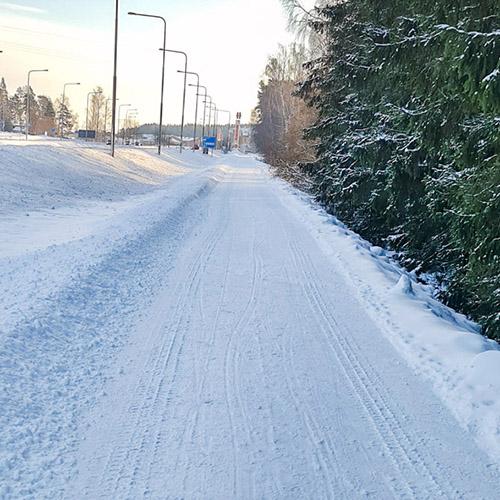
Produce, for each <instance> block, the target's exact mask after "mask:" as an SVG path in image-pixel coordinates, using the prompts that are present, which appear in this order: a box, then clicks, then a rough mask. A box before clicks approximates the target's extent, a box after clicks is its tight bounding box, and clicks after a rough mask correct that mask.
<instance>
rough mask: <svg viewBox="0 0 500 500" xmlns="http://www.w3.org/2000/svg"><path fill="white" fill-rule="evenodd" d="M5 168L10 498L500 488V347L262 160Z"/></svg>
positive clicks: (15, 153)
mask: <svg viewBox="0 0 500 500" xmlns="http://www.w3.org/2000/svg"><path fill="white" fill-rule="evenodd" d="M0 158H1V160H0V177H1V179H2V182H1V184H0V204H1V205H0V232H1V234H2V235H3V237H2V239H1V240H0V285H1V287H2V294H1V295H0V311H2V314H1V316H0V331H1V337H0V387H1V388H2V392H1V394H2V395H1V397H0V398H1V399H0V443H1V447H0V498H49V497H50V498H91V499H94V498H110V499H111V498H112V499H119V498H147V497H148V498H170V497H172V498H332V497H334V496H338V497H341V498H360V497H370V496H371V497H375V498H392V497H395V498H406V497H409V498H457V497H463V498H496V497H497V494H498V486H497V484H498V481H497V478H498V473H499V465H500V385H499V384H500V382H499V381H500V351H499V349H498V345H497V344H496V343H494V342H492V341H489V340H487V339H485V338H484V337H483V336H481V335H480V333H479V331H478V328H477V326H476V325H474V324H473V323H471V322H470V321H468V320H467V319H466V318H464V317H462V316H460V315H458V314H457V313H455V312H453V311H451V310H450V309H448V308H446V307H445V306H443V305H442V304H439V303H438V302H437V301H435V300H434V299H433V298H432V293H431V290H429V288H428V287H425V286H423V285H422V284H419V283H417V282H416V280H415V277H414V276H413V275H411V274H409V273H407V272H405V271H404V270H403V269H401V268H400V267H399V266H398V265H397V264H396V263H395V262H394V261H393V260H392V259H391V256H390V255H389V254H388V253H387V252H385V251H384V250H383V249H381V248H378V247H373V246H371V245H370V244H369V243H368V242H366V241H364V240H362V239H361V238H360V237H359V236H357V235H356V234H354V233H352V232H351V231H349V230H348V229H347V228H346V227H344V226H343V224H342V223H341V222H339V221H338V220H336V219H335V218H334V217H332V216H329V215H328V214H326V213H325V212H324V211H323V210H322V209H321V208H319V207H318V206H317V205H316V204H315V203H314V202H313V201H312V200H311V199H309V198H308V197H307V196H305V195H304V194H302V193H300V192H298V191H296V190H294V189H292V188H291V187H289V186H288V185H287V184H285V183H284V182H282V181H280V180H277V179H275V178H273V177H272V176H271V175H270V173H269V171H268V169H267V167H266V165H264V164H263V163H261V162H259V161H258V160H257V159H256V158H254V157H252V156H248V155H242V154H240V153H238V152H235V153H231V154H228V155H217V154H216V155H214V156H213V157H211V156H208V157H207V156H203V155H201V154H199V153H198V152H196V153H194V152H191V151H185V152H184V153H183V154H182V155H180V154H179V153H178V152H177V151H176V150H173V149H172V150H167V151H165V153H164V154H163V155H162V157H161V158H158V157H157V156H156V155H155V154H154V150H153V149H137V148H121V149H119V150H118V154H117V158H116V159H115V160H112V159H111V158H110V157H109V155H108V153H107V151H106V150H105V149H104V148H99V147H97V148H96V147H94V145H88V144H84V143H77V142H74V141H58V140H49V139H40V140H30V141H29V142H28V143H24V142H23V141H20V140H17V139H16V138H15V137H14V136H2V137H1V138H0Z"/></svg>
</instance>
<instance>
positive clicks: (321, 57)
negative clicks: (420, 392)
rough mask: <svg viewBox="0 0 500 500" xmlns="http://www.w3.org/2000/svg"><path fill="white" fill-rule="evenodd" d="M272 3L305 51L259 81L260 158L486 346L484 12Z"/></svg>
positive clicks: (499, 137)
mask: <svg viewBox="0 0 500 500" xmlns="http://www.w3.org/2000/svg"><path fill="white" fill-rule="evenodd" d="M285 3H287V4H288V7H289V8H290V13H291V19H292V20H293V22H294V23H297V24H299V25H300V27H301V29H302V33H305V36H306V37H307V39H308V41H309V43H308V50H307V51H306V50H305V51H304V57H303V58H302V59H303V65H302V70H301V71H300V72H298V73H297V74H296V75H293V74H292V73H286V74H285V75H284V76H280V75H275V74H272V72H269V71H268V70H267V69H266V72H265V77H264V79H263V82H262V83H261V88H260V92H259V105H258V107H257V111H256V113H257V114H256V122H257V124H256V127H255V138H256V144H257V146H258V147H259V149H260V151H261V152H262V154H263V155H264V156H265V158H266V160H268V161H269V162H270V163H271V164H272V165H273V166H274V167H275V168H276V170H277V171H278V173H280V174H281V175H284V176H285V177H287V176H288V177H292V178H295V179H297V178H298V179H299V182H300V184H301V185H302V186H306V187H307V188H308V189H309V190H310V191H311V192H312V193H314V195H315V196H316V198H317V199H318V200H319V201H320V202H321V203H322V204H323V205H324V206H325V207H326V208H327V209H328V210H329V211H330V212H331V213H334V214H336V215H337V216H339V218H341V219H342V220H343V221H344V222H345V223H347V224H348V225H349V226H350V227H351V228H352V229H354V230H355V231H357V232H358V233H360V234H361V235H362V236H363V237H365V238H367V239H369V240H371V241H373V242H374V243H376V244H378V245H383V246H385V247H386V248H390V249H392V250H395V251H396V252H397V255H398V258H399V259H400V261H401V262H402V264H403V265H405V266H406V267H408V268H409V269H411V270H415V271H416V273H417V274H418V275H419V276H420V278H421V279H423V280H426V281H428V282H432V283H433V284H434V285H435V289H436V295H437V296H438V297H439V298H440V299H442V300H444V301H445V302H446V303H447V304H449V305H450V306H452V307H454V308H456V309H457V310H459V311H461V312H464V313H466V314H468V315H469V316H470V317H472V318H474V319H475V320H477V321H478V322H479V323H480V324H482V325H483V327H484V331H485V333H486V334H487V335H489V336H490V337H493V338H500V223H499V214H500V157H499V152H500V151H499V149H500V133H499V132H500V130H499V127H500V118H499V111H500V62H499V61H500V31H499V25H500V23H499V15H498V3H497V1H496V0H481V1H478V0H475V1H468V0H467V1H466V0H432V1H431V0H338V1H331V2H322V3H321V5H318V6H317V7H316V8H315V9H313V10H312V11H309V12H307V11H305V9H303V8H301V6H300V4H299V3H298V2H297V1H295V0H292V1H289V2H285ZM298 8H299V10H298V11H297V9H298ZM304 26H305V28H304ZM278 59H279V57H278ZM270 62H271V61H270ZM292 87H293V90H289V89H290V88H292ZM280 93H283V97H280V95H279V94H280ZM288 103H291V104H292V106H291V107H287V106H288ZM304 106H307V108H308V110H309V111H308V114H306V113H304ZM296 122H299V123H300V133H293V134H292V135H291V136H290V135H287V134H289V133H290V129H292V130H293V128H294V127H295V126H296V125H295V123H296ZM266 141H267V142H266ZM299 145H301V146H299Z"/></svg>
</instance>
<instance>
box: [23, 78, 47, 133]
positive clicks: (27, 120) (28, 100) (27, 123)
mask: <svg viewBox="0 0 500 500" xmlns="http://www.w3.org/2000/svg"><path fill="white" fill-rule="evenodd" d="M47 71H49V70H48V69H32V70H30V71H28V88H27V90H26V140H28V129H29V126H30V97H31V96H30V76H31V73H47Z"/></svg>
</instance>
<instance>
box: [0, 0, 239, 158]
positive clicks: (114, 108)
mask: <svg viewBox="0 0 500 500" xmlns="http://www.w3.org/2000/svg"><path fill="white" fill-rule="evenodd" d="M128 14H129V15H131V16H140V17H149V18H153V19H159V20H161V21H162V22H163V47H162V48H160V51H161V52H162V54H163V58H162V76H161V93H160V123H159V126H158V154H161V146H162V139H163V137H162V135H163V102H164V90H165V56H166V53H167V52H168V53H173V54H179V55H182V56H184V70H182V71H181V70H179V71H178V73H181V74H183V75H184V90H183V94H182V119H181V137H180V152H181V153H182V150H183V142H184V124H185V123H184V121H185V109H186V88H187V86H188V85H187V77H188V75H191V76H195V77H196V85H194V84H191V83H190V84H189V86H190V87H196V109H195V121H194V138H193V141H194V142H193V148H195V147H196V139H197V122H198V101H199V98H200V97H204V101H203V105H204V108H203V125H202V135H201V137H204V136H205V131H206V130H205V129H206V123H205V120H206V111H207V104H209V118H208V130H209V131H210V126H211V124H212V122H211V121H212V111H213V112H214V114H213V117H214V122H213V125H214V128H213V129H214V133H215V134H216V133H217V114H218V112H224V113H228V114H229V126H228V144H229V141H230V128H231V113H230V112H229V111H224V110H220V109H219V110H218V109H217V106H216V105H215V103H214V102H213V101H212V97H211V96H209V95H208V94H207V87H205V86H204V85H200V76H199V74H198V73H195V72H194V71H188V56H187V54H186V53H185V52H183V51H181V50H173V49H167V48H166V41H167V22H166V20H165V18H164V17H162V16H157V15H152V14H144V13H140V12H129V13H128ZM118 28H119V0H115V37H114V41H115V44H114V45H115V47H114V61H113V97H112V98H111V99H107V100H106V106H105V108H106V111H105V117H106V118H107V109H108V101H109V100H111V101H112V111H111V114H112V124H111V155H112V156H114V154H115V141H116V120H117V118H118V124H119V123H120V112H121V109H122V107H129V106H130V104H120V106H119V108H118V117H117V113H116V111H117V101H118V99H117V68H118ZM0 53H2V51H0ZM47 71H48V69H33V70H30V71H29V72H28V86H27V96H26V99H27V103H26V125H25V129H26V130H25V134H26V140H28V132H29V127H30V104H31V103H30V99H31V96H30V78H31V74H32V73H39V72H47ZM71 85H80V83H79V82H69V83H65V84H64V88H63V97H62V105H63V106H65V99H66V87H67V86H71ZM200 89H203V90H204V94H200ZM97 94H101V92H100V91H97V92H95V91H93V92H89V93H88V94H87V114H86V120H85V125H86V126H85V130H86V132H85V134H86V136H87V135H88V130H89V126H88V110H89V99H90V96H91V95H97ZM207 99H209V101H207ZM129 111H132V110H129ZM98 112H99V110H98ZM127 116H128V112H127ZM106 118H105V120H106ZM98 121H99V118H98ZM59 127H60V136H61V137H63V135H64V131H63V128H64V125H63V120H62V117H60V124H59ZM104 128H105V131H106V125H104ZM96 134H97V131H96ZM86 138H87V137H86Z"/></svg>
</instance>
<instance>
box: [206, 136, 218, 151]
mask: <svg viewBox="0 0 500 500" xmlns="http://www.w3.org/2000/svg"><path fill="white" fill-rule="evenodd" d="M216 144H217V139H216V138H215V137H203V147H204V148H210V149H214V148H215V145H216Z"/></svg>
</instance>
